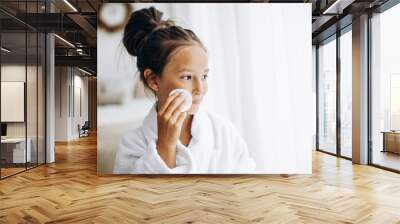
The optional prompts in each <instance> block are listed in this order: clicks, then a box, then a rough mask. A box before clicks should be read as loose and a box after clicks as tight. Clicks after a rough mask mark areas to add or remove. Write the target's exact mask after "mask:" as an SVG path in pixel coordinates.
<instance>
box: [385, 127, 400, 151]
mask: <svg viewBox="0 0 400 224" xmlns="http://www.w3.org/2000/svg"><path fill="white" fill-rule="evenodd" d="M381 133H383V150H382V152H393V153H397V154H400V131H382V132H381Z"/></svg>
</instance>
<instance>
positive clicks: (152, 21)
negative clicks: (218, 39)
mask: <svg viewBox="0 0 400 224" xmlns="http://www.w3.org/2000/svg"><path fill="white" fill-rule="evenodd" d="M162 15H163V13H162V12H161V11H159V10H157V9H156V8H154V7H153V6H152V7H150V8H145V9H141V10H138V11H135V12H133V13H132V15H131V17H130V19H129V21H128V23H127V25H126V26H125V30H124V37H123V43H124V46H125V48H126V50H127V51H128V52H129V54H131V55H132V56H136V57H137V62H136V65H137V67H138V69H139V71H140V78H141V80H142V81H143V82H144V83H145V84H146V85H147V83H146V80H145V79H144V74H143V73H144V70H145V69H147V68H149V69H151V70H152V71H153V72H154V73H155V74H156V75H159V76H161V73H162V71H163V69H164V67H165V65H166V64H167V63H168V61H169V59H170V58H169V56H170V55H171V53H172V52H173V51H174V50H175V49H177V48H178V47H181V46H189V45H193V44H196V43H197V44H199V45H200V46H201V47H202V48H203V49H204V50H206V48H205V47H204V45H203V44H202V43H201V41H200V39H199V38H198V37H197V36H196V34H194V32H193V31H191V30H189V29H184V28H182V27H180V26H177V25H175V23H174V21H172V20H162V19H161V17H162Z"/></svg>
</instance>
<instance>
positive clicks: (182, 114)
mask: <svg viewBox="0 0 400 224" xmlns="http://www.w3.org/2000/svg"><path fill="white" fill-rule="evenodd" d="M186 115H187V112H182V113H180V114H179V116H178V119H177V120H176V125H178V126H182V123H183V121H184V120H185V118H186Z"/></svg>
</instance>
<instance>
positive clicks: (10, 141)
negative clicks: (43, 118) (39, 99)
mask: <svg viewBox="0 0 400 224" xmlns="http://www.w3.org/2000/svg"><path fill="white" fill-rule="evenodd" d="M1 45H2V47H3V49H7V50H1V54H2V55H1V108H0V109H1V122H2V126H3V127H2V129H3V131H2V132H3V133H2V140H1V161H2V163H1V166H2V170H1V173H2V178H3V177H5V176H9V175H12V174H15V173H17V172H21V171H23V170H25V163H26V160H27V158H28V159H29V158H30V151H28V152H27V151H26V123H25V91H26V68H27V67H26V34H25V32H19V33H2V34H1ZM28 148H29V147H28Z"/></svg>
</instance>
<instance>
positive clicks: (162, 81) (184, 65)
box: [156, 45, 209, 114]
mask: <svg viewBox="0 0 400 224" xmlns="http://www.w3.org/2000/svg"><path fill="white" fill-rule="evenodd" d="M208 70H209V69H208V56H207V53H206V52H205V50H204V49H203V48H202V47H200V46H198V45H191V46H185V47H181V48H178V49H176V50H175V51H174V52H172V55H171V58H170V61H169V62H168V64H167V65H166V66H165V67H164V70H163V73H162V74H161V77H157V85H158V90H157V91H156V94H157V97H158V101H159V102H158V103H160V104H159V105H163V104H164V102H165V100H166V99H167V98H168V96H169V93H170V92H171V91H172V90H174V89H185V90H187V91H189V92H190V93H191V94H192V107H191V108H190V109H189V111H188V113H189V114H194V113H196V112H197V110H198V109H199V106H200V103H201V101H202V99H203V97H204V95H205V94H206V93H207V90H208V85H207V76H208V74H207V73H208Z"/></svg>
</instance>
